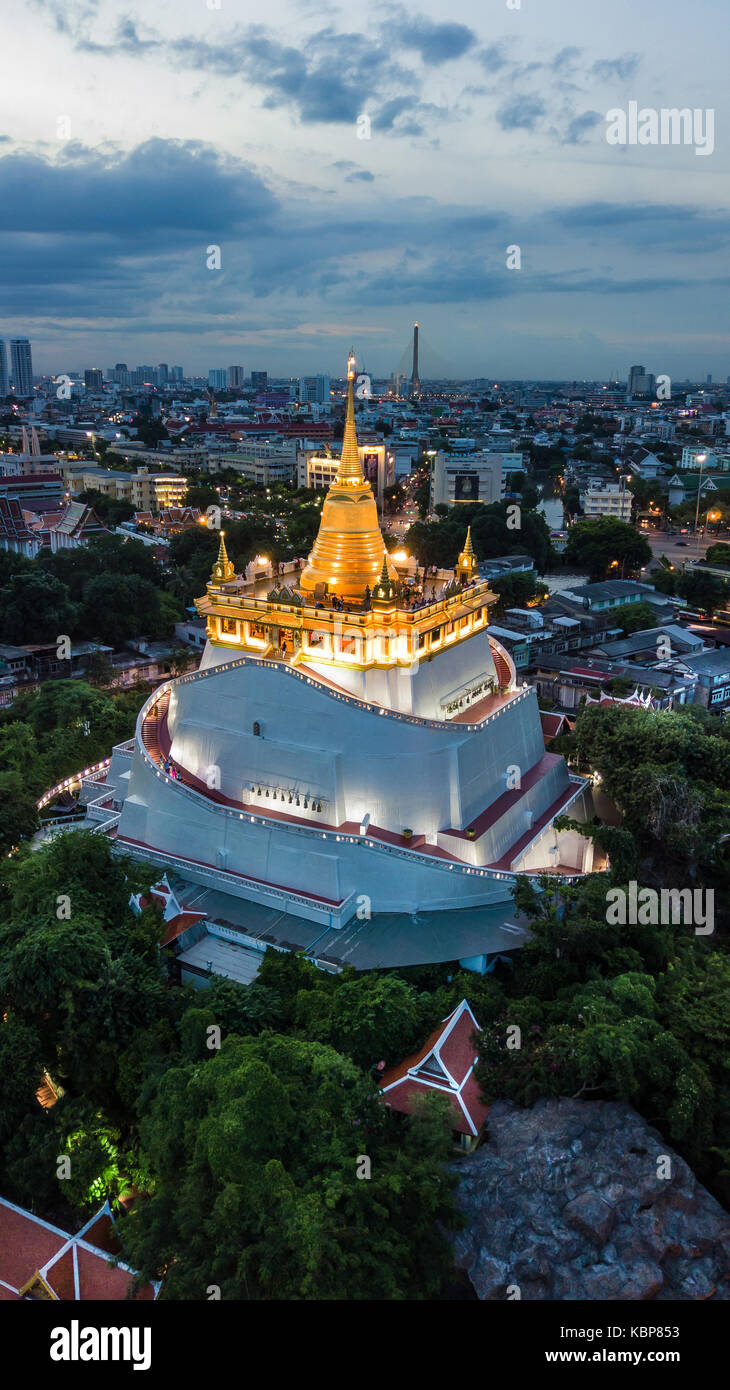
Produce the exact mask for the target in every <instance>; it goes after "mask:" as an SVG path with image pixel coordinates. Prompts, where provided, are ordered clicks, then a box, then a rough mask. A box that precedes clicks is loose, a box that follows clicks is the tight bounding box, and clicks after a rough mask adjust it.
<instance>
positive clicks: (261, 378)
mask: <svg viewBox="0 0 730 1390" xmlns="http://www.w3.org/2000/svg"><path fill="white" fill-rule="evenodd" d="M268 385H269V373H268V372H252V373H251V389H252V390H253V391H265V390H266V389H267V387H268Z"/></svg>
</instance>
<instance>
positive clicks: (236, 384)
mask: <svg viewBox="0 0 730 1390" xmlns="http://www.w3.org/2000/svg"><path fill="white" fill-rule="evenodd" d="M243 383H244V375H243V367H229V368H228V390H229V391H237V390H238V389H239V388H240V387H241V386H243Z"/></svg>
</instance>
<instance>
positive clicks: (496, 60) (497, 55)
mask: <svg viewBox="0 0 730 1390" xmlns="http://www.w3.org/2000/svg"><path fill="white" fill-rule="evenodd" d="M479 62H480V63H481V65H482V67H483V68H484V69H485V71H486V72H501V71H502V69H503V68H506V67H508V66H509V59H508V57H507V45H506V43H504V42H502V43H490V45H489V47H488V48H483V49H482V51H481V53H480V54H479Z"/></svg>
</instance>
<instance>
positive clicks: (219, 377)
mask: <svg viewBox="0 0 730 1390" xmlns="http://www.w3.org/2000/svg"><path fill="white" fill-rule="evenodd" d="M208 385H209V386H210V387H211V389H212V390H213V391H225V390H226V389H227V387H228V372H227V371H226V369H225V367H211V369H210V371H209V372H208Z"/></svg>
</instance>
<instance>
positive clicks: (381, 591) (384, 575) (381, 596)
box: [372, 554, 395, 608]
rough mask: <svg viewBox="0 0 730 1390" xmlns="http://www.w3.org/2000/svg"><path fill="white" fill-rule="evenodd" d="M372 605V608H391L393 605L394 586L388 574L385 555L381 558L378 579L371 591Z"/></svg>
mask: <svg viewBox="0 0 730 1390" xmlns="http://www.w3.org/2000/svg"><path fill="white" fill-rule="evenodd" d="M372 604H373V607H374V608H381V607H384V608H392V607H393V606H394V604H395V584H394V583H393V580H392V579H391V577H390V574H389V572H388V558H387V554H386V555H384V556H383V567H382V569H381V571H380V578H379V580H378V582H377V584H376V585H375V587H374V589H373V593H372Z"/></svg>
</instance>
